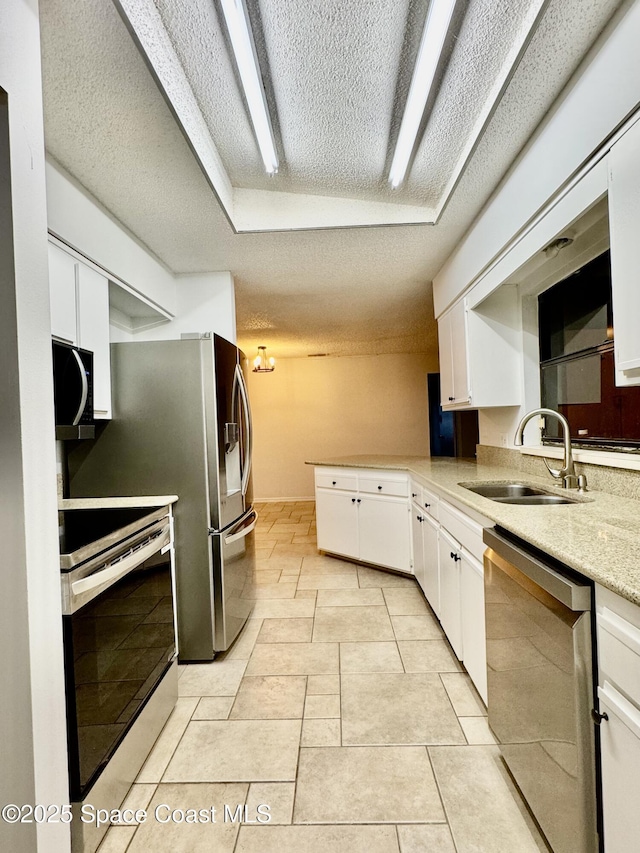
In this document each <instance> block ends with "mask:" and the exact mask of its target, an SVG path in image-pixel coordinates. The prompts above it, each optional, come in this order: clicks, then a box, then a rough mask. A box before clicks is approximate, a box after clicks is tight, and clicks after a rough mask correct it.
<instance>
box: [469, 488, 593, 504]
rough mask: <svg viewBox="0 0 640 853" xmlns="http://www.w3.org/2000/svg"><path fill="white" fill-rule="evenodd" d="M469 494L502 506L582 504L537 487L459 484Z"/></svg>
mask: <svg viewBox="0 0 640 853" xmlns="http://www.w3.org/2000/svg"><path fill="white" fill-rule="evenodd" d="M459 485H460V486H462V487H463V488H465V489H468V490H469V491H470V492H475V494H477V495H482V497H483V498H489V500H492V501H497V502H498V503H503V504H523V505H526V506H546V505H549V504H573V503H582V501H580V500H576V499H575V498H568V497H565V496H564V495H557V494H553V493H552V492H547V491H545V490H544V489H539V488H538V487H537V486H527V485H526V484H524V483H459Z"/></svg>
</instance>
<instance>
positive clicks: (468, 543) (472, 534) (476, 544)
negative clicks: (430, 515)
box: [438, 501, 485, 561]
mask: <svg viewBox="0 0 640 853" xmlns="http://www.w3.org/2000/svg"><path fill="white" fill-rule="evenodd" d="M438 516H439V519H440V524H441V525H442V526H443V527H444V528H445V530H448V531H449V533H450V534H451V535H452V536H453V538H454V539H457V540H458V542H459V543H460V544H461V545H462V547H463V548H466V549H467V551H468V552H469V553H470V554H473V556H474V557H475V558H476V559H477V560H480V561H482V558H483V554H484V547H485V546H484V542H483V541H482V527H481V525H479V524H477V523H476V522H475V521H473V520H472V519H471V518H469V516H467V515H465V514H464V513H463V512H460V510H458V509H456V508H455V507H453V506H451V504H448V503H446V501H440V502H439V505H438Z"/></svg>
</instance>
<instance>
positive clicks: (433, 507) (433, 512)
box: [420, 488, 440, 520]
mask: <svg viewBox="0 0 640 853" xmlns="http://www.w3.org/2000/svg"><path fill="white" fill-rule="evenodd" d="M439 503H440V498H439V497H438V496H437V495H436V494H434V492H430V491H429V489H425V488H423V489H422V503H421V504H420V506H421V507H422V508H423V509H424V510H426V511H427V512H428V513H429V515H430V516H431V517H432V518H435V519H436V520H438V519H439V518H440V513H439V507H438V505H439Z"/></svg>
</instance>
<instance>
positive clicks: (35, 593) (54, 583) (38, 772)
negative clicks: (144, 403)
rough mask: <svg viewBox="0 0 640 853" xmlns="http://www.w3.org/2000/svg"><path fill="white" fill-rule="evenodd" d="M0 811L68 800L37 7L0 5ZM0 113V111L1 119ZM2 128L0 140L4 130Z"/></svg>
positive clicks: (11, 836)
mask: <svg viewBox="0 0 640 853" xmlns="http://www.w3.org/2000/svg"><path fill="white" fill-rule="evenodd" d="M0 87H2V89H4V90H5V91H6V92H7V93H8V116H9V147H10V154H11V160H10V171H9V170H8V168H7V155H8V151H7V144H6V143H7V139H6V121H5V122H4V128H2V126H1V125H2V124H3V122H2V121H0V136H1V137H2V141H0V159H1V161H2V162H1V163H0V223H1V224H0V399H1V400H2V406H1V409H0V418H1V420H0V470H2V477H1V479H0V501H1V505H0V538H1V540H2V549H3V550H2V562H3V566H2V568H3V572H2V584H3V586H2V595H1V596H0V648H2V667H1V669H0V672H1V675H0V679H1V681H0V732H1V733H2V734H1V736H2V753H1V754H2V768H1V770H0V802H1V803H2V804H5V803H17V804H22V803H33V804H35V803H44V804H49V803H52V804H53V803H66V802H68V797H69V794H68V784H67V760H66V731H65V710H64V683H63V660H62V619H61V606H60V566H59V560H58V538H57V492H56V456H55V443H54V418H53V388H52V382H51V375H52V364H51V343H50V341H51V333H50V320H49V290H48V276H47V219H46V199H45V165H44V145H43V127H42V92H41V68H40V41H39V24H38V8H37V2H36V0H3V2H2V4H1V6H0ZM2 109H3V108H2V107H1V106H0V110H2ZM3 130H4V132H3ZM0 849H2V850H7V851H11V853H22V852H23V851H24V853H33V852H34V851H38V853H42V851H51V853H65V851H67V850H69V827H68V826H66V825H65V824H62V823H58V824H54V823H51V824H9V823H7V822H5V821H1V820H0Z"/></svg>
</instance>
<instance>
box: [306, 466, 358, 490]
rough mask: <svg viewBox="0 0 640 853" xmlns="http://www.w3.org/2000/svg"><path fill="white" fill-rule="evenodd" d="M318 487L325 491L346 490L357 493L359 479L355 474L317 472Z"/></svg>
mask: <svg viewBox="0 0 640 853" xmlns="http://www.w3.org/2000/svg"><path fill="white" fill-rule="evenodd" d="M316 486H319V487H320V488H323V489H345V490H346V491H352V492H355V491H356V489H357V487H358V479H357V477H356V475H355V474H344V473H343V472H341V471H326V470H325V471H317V472H316Z"/></svg>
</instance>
